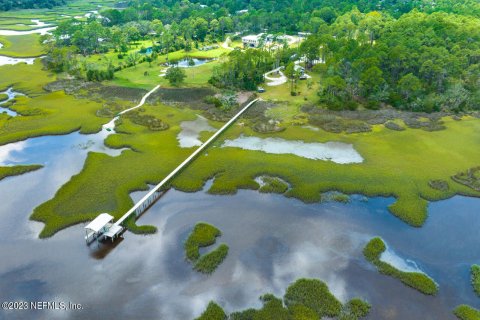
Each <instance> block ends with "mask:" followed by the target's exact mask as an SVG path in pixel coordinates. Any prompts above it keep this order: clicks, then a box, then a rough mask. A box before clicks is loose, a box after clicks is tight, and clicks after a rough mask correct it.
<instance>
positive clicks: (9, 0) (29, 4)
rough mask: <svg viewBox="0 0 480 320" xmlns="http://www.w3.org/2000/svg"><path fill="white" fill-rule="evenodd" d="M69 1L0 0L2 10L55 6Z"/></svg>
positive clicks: (0, 9)
mask: <svg viewBox="0 0 480 320" xmlns="http://www.w3.org/2000/svg"><path fill="white" fill-rule="evenodd" d="M66 3H67V0H0V11H9V10H13V9H37V8H49V9H50V8H53V7H55V6H61V5H64V4H66Z"/></svg>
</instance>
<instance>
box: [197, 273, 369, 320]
mask: <svg viewBox="0 0 480 320" xmlns="http://www.w3.org/2000/svg"><path fill="white" fill-rule="evenodd" d="M260 301H261V302H262V304H263V306H262V308H260V309H253V308H250V309H246V310H242V311H236V312H233V313H231V314H230V315H229V316H227V315H226V313H225V311H224V310H223V309H222V308H221V307H220V306H219V305H217V304H216V303H214V302H210V303H209V304H208V307H207V309H206V310H205V311H204V312H203V313H202V315H201V316H200V317H199V318H197V320H204V319H209V320H210V319H212V320H217V319H218V320H223V319H227V318H228V319H232V320H233V319H234V320H241V319H324V318H326V317H328V318H329V319H339V320H340V319H349V320H358V319H361V318H364V317H366V316H367V315H368V313H369V312H370V308H371V306H370V304H369V303H367V302H365V301H363V300H361V299H359V298H354V299H352V300H350V301H348V302H347V303H345V304H343V305H342V303H341V302H340V301H339V300H338V299H337V298H336V297H335V296H334V295H333V294H332V293H331V292H330V290H329V288H328V286H327V285H326V284H325V283H324V282H323V281H321V280H318V279H298V280H297V281H295V282H294V283H292V284H290V286H289V287H288V288H287V290H286V293H285V295H284V297H283V299H282V298H278V297H276V296H274V295H273V294H264V295H262V296H261V297H260Z"/></svg>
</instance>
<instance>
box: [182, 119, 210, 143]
mask: <svg viewBox="0 0 480 320" xmlns="http://www.w3.org/2000/svg"><path fill="white" fill-rule="evenodd" d="M180 127H181V128H182V131H180V133H179V134H178V136H177V140H178V143H179V144H180V147H182V148H191V147H195V146H201V145H202V141H200V133H201V132H204V131H209V132H213V131H215V128H213V127H212V126H210V125H209V124H208V120H207V119H205V118H204V117H201V116H198V118H197V119H196V120H194V121H183V122H182V123H181V124H180Z"/></svg>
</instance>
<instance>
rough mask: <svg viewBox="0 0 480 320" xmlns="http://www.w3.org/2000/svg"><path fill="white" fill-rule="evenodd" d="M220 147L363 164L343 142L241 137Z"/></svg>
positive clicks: (356, 154)
mask: <svg viewBox="0 0 480 320" xmlns="http://www.w3.org/2000/svg"><path fill="white" fill-rule="evenodd" d="M222 147H234V148H241V149H245V150H255V151H263V152H266V153H272V154H294V155H296V156H299V157H302V158H307V159H312V160H324V161H332V162H335V163H339V164H348V163H361V162H363V158H362V156H361V155H360V154H359V153H358V152H357V151H356V150H355V149H354V148H353V146H352V145H351V144H347V143H343V142H326V143H316V142H314V143H306V142H303V141H297V140H284V139H280V138H265V139H262V138H258V137H245V136H241V137H239V138H236V139H235V140H226V141H225V142H224V144H223V145H222Z"/></svg>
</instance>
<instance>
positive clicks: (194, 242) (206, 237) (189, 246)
mask: <svg viewBox="0 0 480 320" xmlns="http://www.w3.org/2000/svg"><path fill="white" fill-rule="evenodd" d="M221 235H222V233H221V232H220V230H218V229H217V228H216V227H214V226H212V225H211V224H208V223H203V222H200V223H197V224H196V225H195V227H194V228H193V231H192V233H190V235H189V236H188V238H187V240H186V241H185V244H184V248H185V256H186V257H187V259H188V260H190V261H191V262H195V261H197V260H198V258H200V250H199V249H200V248H201V247H208V246H211V245H213V244H215V241H216V239H217V237H220V236H221Z"/></svg>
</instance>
